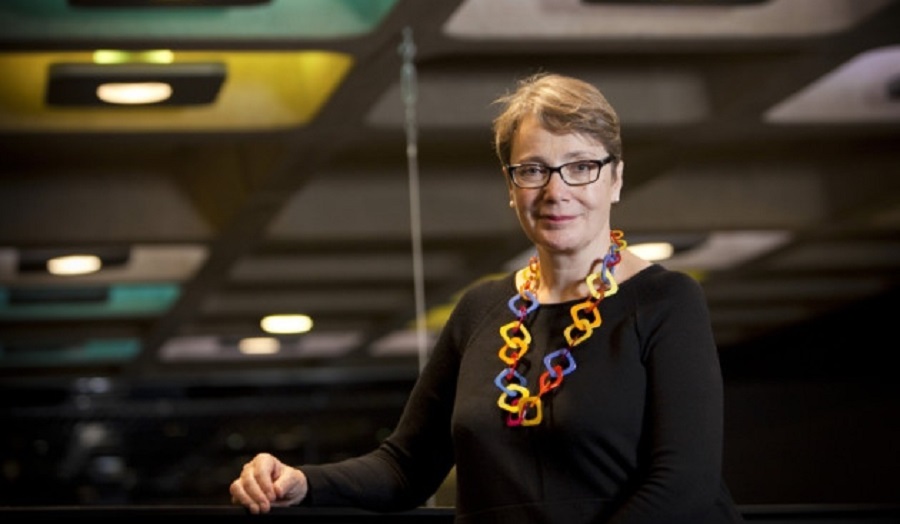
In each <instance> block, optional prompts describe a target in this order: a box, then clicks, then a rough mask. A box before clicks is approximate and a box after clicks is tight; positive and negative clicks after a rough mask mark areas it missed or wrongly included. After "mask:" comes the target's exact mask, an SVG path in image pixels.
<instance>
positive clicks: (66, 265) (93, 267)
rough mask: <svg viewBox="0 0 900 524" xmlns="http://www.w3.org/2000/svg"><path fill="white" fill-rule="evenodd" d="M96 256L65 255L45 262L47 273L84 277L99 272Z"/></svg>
mask: <svg viewBox="0 0 900 524" xmlns="http://www.w3.org/2000/svg"><path fill="white" fill-rule="evenodd" d="M101 266H102V264H101V263H100V258H99V257H97V256H96V255H66V256H61V257H56V258H51V259H50V260H48V261H47V271H48V272H50V273H52V274H54V275H85V274H87V273H94V272H96V271H99V270H100V267H101Z"/></svg>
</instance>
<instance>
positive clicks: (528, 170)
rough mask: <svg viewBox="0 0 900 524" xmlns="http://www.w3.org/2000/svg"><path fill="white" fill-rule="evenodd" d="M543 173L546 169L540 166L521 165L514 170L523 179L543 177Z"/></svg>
mask: <svg viewBox="0 0 900 524" xmlns="http://www.w3.org/2000/svg"><path fill="white" fill-rule="evenodd" d="M544 171H546V168H545V167H544V166H542V165H540V164H522V165H520V166H519V167H517V168H516V172H517V173H518V174H519V175H520V176H525V177H540V176H543V174H544Z"/></svg>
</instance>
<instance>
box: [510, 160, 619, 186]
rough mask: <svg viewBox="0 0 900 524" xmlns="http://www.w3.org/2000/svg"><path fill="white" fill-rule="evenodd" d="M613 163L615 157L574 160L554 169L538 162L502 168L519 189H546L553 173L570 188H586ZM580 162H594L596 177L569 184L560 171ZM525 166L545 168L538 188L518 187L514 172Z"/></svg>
mask: <svg viewBox="0 0 900 524" xmlns="http://www.w3.org/2000/svg"><path fill="white" fill-rule="evenodd" d="M615 161H616V157H615V155H607V157H606V158H604V159H602V160H599V159H594V158H586V159H583V160H574V161H572V162H566V163H565V164H560V165H558V166H556V167H552V166H546V165H544V164H541V163H539V162H526V163H523V164H507V165H505V166H504V170H505V171H506V175H507V176H509V179H510V180H511V181H512V183H513V184H514V185H515V186H516V187H518V188H521V189H541V188H543V187H546V186H547V184H549V183H550V178H552V177H553V173H559V178H560V179H562V181H563V182H565V184H566V185H568V186H572V187H578V186H586V185H588V184H593V183H594V182H596V181H597V180H599V179H600V172H601V171H602V170H603V167H604V166H605V165H607V164H610V163H612V162H615ZM581 162H595V163H596V164H597V176H596V177H595V178H594V179H593V180H589V181H587V182H579V183H572V182H569V181H568V180H566V177H565V175H563V173H562V169H563V168H564V167H566V166H570V165H572V164H578V163H581ZM525 166H541V167H544V168H546V169H547V179H546V180H544V183H543V184H541V185H539V186H521V185H519V183H518V182H516V177H515V171H516V169H518V168H520V167H525Z"/></svg>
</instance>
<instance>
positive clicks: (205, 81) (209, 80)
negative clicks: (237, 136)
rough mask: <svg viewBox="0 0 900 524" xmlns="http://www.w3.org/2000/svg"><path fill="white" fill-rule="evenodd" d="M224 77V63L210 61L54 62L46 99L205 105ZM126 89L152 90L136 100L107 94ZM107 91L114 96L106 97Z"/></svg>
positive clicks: (73, 102)
mask: <svg viewBox="0 0 900 524" xmlns="http://www.w3.org/2000/svg"><path fill="white" fill-rule="evenodd" d="M225 76H226V72H225V65H224V64H221V63H215V62H208V63H183V64H161V63H127V64H93V63H92V64H76V63H58V64H52V65H51V66H50V75H49V85H48V86H47V92H46V93H47V94H46V102H47V104H48V105H51V106H110V105H117V104H126V105H129V106H135V105H152V106H158V105H178V106H185V105H200V104H210V103H212V102H214V101H215V100H216V97H217V96H218V94H219V90H220V89H221V87H222V84H223V83H224V82H225ZM104 86H106V87H104ZM101 88H102V89H101ZM130 90H144V91H145V92H152V93H153V94H152V95H149V94H145V95H144V98H142V99H137V98H131V97H132V96H133V95H110V94H108V91H112V92H122V91H130ZM101 95H102V96H101ZM113 96H117V97H116V98H109V97H113ZM111 100H112V101H111Z"/></svg>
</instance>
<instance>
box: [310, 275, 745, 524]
mask: <svg viewBox="0 0 900 524" xmlns="http://www.w3.org/2000/svg"><path fill="white" fill-rule="evenodd" d="M515 293H517V291H516V288H515V280H514V275H513V274H510V275H508V276H506V277H505V278H502V279H499V280H494V281H488V282H484V283H481V284H479V285H477V286H475V287H473V288H472V289H470V290H469V291H467V292H466V293H465V294H464V295H463V297H462V298H461V299H460V301H459V303H458V304H457V306H456V308H455V309H454V311H453V313H452V314H451V316H450V319H449V320H448V322H447V324H446V325H445V327H444V329H443V330H442V332H441V335H440V337H439V339H438V341H437V343H436V345H435V347H434V349H433V352H432V354H431V356H430V358H429V360H428V363H427V364H426V366H425V368H424V369H423V371H422V374H421V376H420V377H419V380H418V381H417V383H416V385H415V387H414V388H413V391H412V393H411V395H410V398H409V400H408V403H407V406H406V408H405V409H404V412H403V414H402V416H401V418H400V421H399V423H398V425H397V427H396V429H395V431H394V432H393V433H392V434H391V435H390V437H388V438H387V439H385V441H384V442H383V443H382V444H381V445H380V446H379V447H378V448H377V449H376V450H374V451H373V452H371V453H369V454H366V455H363V456H361V457H356V458H353V459H349V460H346V461H342V462H338V463H334V464H328V465H306V466H302V467H301V469H302V470H303V471H304V472H305V473H306V475H307V478H308V481H309V487H310V491H309V495H308V497H307V500H306V501H305V503H306V504H313V505H317V506H323V505H327V506H353V507H361V508H366V509H372V510H377V511H391V510H402V509H409V508H413V507H416V506H418V505H421V504H422V503H423V502H424V501H425V500H427V498H428V497H429V496H430V495H431V494H433V493H434V492H435V490H436V489H437V488H438V486H439V485H440V483H441V482H442V481H443V479H444V478H445V476H446V475H447V474H448V473H449V471H450V469H451V468H452V467H453V465H454V464H455V465H456V481H457V490H456V492H457V500H456V521H457V522H458V523H461V524H462V523H475V522H477V523H505V522H510V523H513V522H514V523H517V524H521V523H523V522H527V523H566V524H579V523H615V524H637V523H679V522H685V523H691V524H702V523H730V522H740V521H741V517H740V515H739V513H738V512H737V510H736V508H735V506H734V503H733V501H732V498H731V495H730V494H729V492H728V490H727V488H726V486H725V484H724V482H723V480H722V477H721V459H722V437H723V435H722V432H723V429H722V427H723V413H722V411H723V391H722V379H721V372H720V368H719V361H718V355H717V349H716V345H715V342H714V339H713V335H712V332H711V328H710V323H709V313H708V309H707V306H706V302H705V298H704V296H703V295H702V290H701V288H700V286H699V285H698V284H697V282H696V281H694V280H693V279H691V278H690V277H688V276H687V275H685V274H683V273H679V272H675V271H670V270H667V269H665V268H663V267H662V266H659V265H653V266H651V267H649V268H647V269H645V270H643V271H641V272H640V273H638V274H637V275H635V276H633V277H632V278H630V279H628V280H626V281H625V282H623V283H621V284H620V286H619V290H618V292H617V293H616V294H615V295H612V296H610V297H607V298H605V299H604V300H602V301H601V302H600V306H599V307H600V315H601V318H602V324H601V325H600V326H599V327H598V328H595V329H594V332H593V334H592V335H591V336H590V338H588V339H587V340H586V341H584V342H583V343H581V344H579V345H577V346H575V348H574V349H573V351H572V355H573V358H574V360H575V362H576V368H575V369H574V370H573V371H572V372H571V373H569V374H568V375H566V376H565V378H564V381H563V383H562V385H561V386H560V387H558V388H557V389H555V390H553V391H551V392H550V393H548V394H547V395H545V397H544V401H543V421H542V422H541V423H540V424H539V425H536V426H519V427H509V426H507V424H506V418H507V415H508V413H507V412H506V411H503V410H501V409H500V407H498V405H497V399H498V397H499V395H500V393H501V390H500V389H499V388H498V386H497V385H496V384H495V383H494V380H495V378H496V377H497V375H498V373H500V372H501V371H502V370H503V369H504V368H507V367H508V365H507V364H506V363H504V362H503V361H501V359H500V358H499V356H498V353H499V351H500V348H502V347H503V345H504V341H503V338H502V337H501V335H500V327H501V326H503V325H504V324H507V323H508V322H510V321H512V320H515V318H516V317H515V316H514V315H513V313H512V312H511V311H510V309H509V307H508V305H507V302H508V300H509V299H510V298H511V297H512V296H513V295H514V294H515ZM577 302H579V301H573V302H568V303H562V304H547V305H541V306H540V307H539V308H537V309H536V310H535V311H533V312H532V313H530V314H529V315H528V317H527V320H526V325H527V326H528V329H529V331H530V333H531V335H532V337H533V340H532V342H531V344H530V349H529V350H528V352H527V353H526V354H525V355H524V356H523V357H522V359H521V361H520V362H519V366H518V368H517V369H518V370H519V371H520V372H521V373H522V374H523V375H525V376H526V377H527V380H528V385H529V389H530V390H531V391H532V393H533V394H536V392H537V390H536V388H537V384H538V375H539V374H540V373H541V372H542V371H543V369H544V365H543V362H542V360H543V357H544V355H546V354H547V353H549V352H552V351H554V350H557V349H560V348H564V347H567V346H568V344H567V343H566V341H565V338H564V336H563V331H564V329H565V328H566V326H568V325H569V324H571V323H572V318H571V316H570V312H569V310H570V308H571V306H572V305H573V304H575V303H577Z"/></svg>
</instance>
